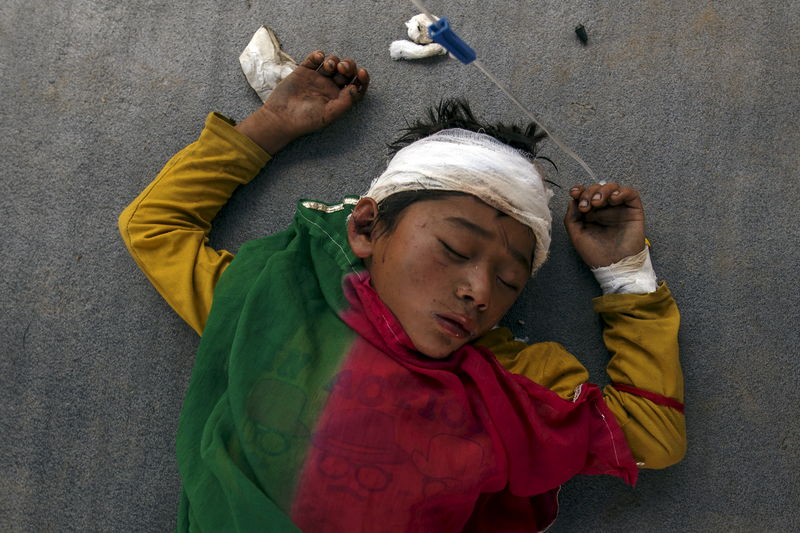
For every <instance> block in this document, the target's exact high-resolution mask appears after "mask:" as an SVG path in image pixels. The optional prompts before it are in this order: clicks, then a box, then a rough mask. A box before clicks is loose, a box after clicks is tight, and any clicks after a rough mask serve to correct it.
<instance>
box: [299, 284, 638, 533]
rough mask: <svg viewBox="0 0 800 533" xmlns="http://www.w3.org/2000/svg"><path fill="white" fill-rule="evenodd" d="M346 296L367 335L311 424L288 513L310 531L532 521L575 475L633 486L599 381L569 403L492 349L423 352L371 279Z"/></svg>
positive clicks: (354, 320)
mask: <svg viewBox="0 0 800 533" xmlns="http://www.w3.org/2000/svg"><path fill="white" fill-rule="evenodd" d="M345 293H346V295H347V297H348V300H349V301H350V303H351V306H352V307H351V309H350V310H348V311H346V312H345V313H344V314H343V316H342V318H343V320H344V321H345V322H346V323H347V324H348V325H349V326H350V327H351V328H353V330H355V331H356V332H357V333H358V334H359V337H358V339H357V340H356V342H355V344H354V345H353V346H352V348H351V350H350V352H349V354H348V357H347V359H346V361H345V363H344V364H343V366H342V368H341V370H340V372H339V374H338V376H337V377H336V379H335V380H334V382H333V383H332V384H331V386H330V395H329V397H328V400H327V404H326V406H325V410H324V412H323V414H322V416H321V418H320V420H319V422H318V424H317V427H316V428H315V431H314V433H313V437H312V443H313V446H312V448H311V450H310V451H309V454H308V457H307V460H306V463H305V466H304V470H303V473H302V476H301V480H300V483H299V485H298V490H297V492H296V497H295V500H294V505H293V509H292V519H293V521H295V523H296V524H297V525H298V526H299V527H300V528H301V529H302V530H303V531H306V532H311V531H348V532H350V531H409V532H411V531H413V532H426V531H430V532H436V533H444V532H450V531H452V532H456V531H464V530H467V531H488V530H491V531H523V530H524V531H535V530H537V529H543V528H544V527H546V526H547V525H549V524H550V523H551V522H552V521H553V520H554V519H555V515H556V512H557V498H556V496H557V491H558V487H559V486H560V485H561V484H562V483H564V482H565V481H567V480H568V479H569V478H571V477H572V476H574V475H575V474H578V473H583V474H611V475H615V476H618V477H620V478H622V479H623V480H625V481H626V482H627V483H630V484H634V483H635V480H636V475H637V468H636V466H635V463H634V461H633V458H632V457H631V454H630V450H629V449H628V447H627V443H626V442H625V438H624V436H623V434H622V431H621V430H620V428H619V426H618V425H617V423H616V421H615V419H614V417H613V415H612V414H611V413H610V412H609V410H608V408H607V407H606V405H605V403H604V401H603V399H602V395H601V394H600V391H599V390H598V389H597V387H596V386H594V385H589V384H587V385H585V386H584V387H583V390H582V391H581V393H580V394H579V396H578V398H577V399H576V401H575V402H570V401H566V400H563V399H562V398H560V397H559V396H558V395H556V394H555V393H553V392H552V391H550V390H548V389H545V388H544V387H541V386H539V385H537V384H535V383H533V382H531V381H530V380H528V379H527V378H524V377H522V376H517V375H513V374H510V373H509V372H507V371H506V370H505V369H503V368H502V367H501V366H500V364H499V363H498V362H497V361H496V359H495V357H494V356H493V355H492V354H491V353H490V352H489V351H488V350H485V349H482V348H477V347H474V346H470V345H468V346H464V347H463V348H461V349H459V350H458V351H456V352H455V353H453V354H452V355H451V356H450V357H448V358H447V359H445V360H434V359H430V358H427V357H425V356H423V355H421V354H419V353H418V352H416V351H415V350H414V348H413V345H412V343H411V340H410V339H409V338H408V336H407V335H406V334H405V332H404V331H403V329H402V327H401V326H400V324H399V323H398V322H397V320H396V318H395V317H394V315H392V313H391V312H390V311H389V309H388V308H387V307H386V306H385V305H384V304H383V302H381V300H380V299H379V297H378V295H377V293H375V291H374V290H373V289H372V287H371V285H370V283H369V277H368V275H366V274H365V273H362V274H361V277H359V276H357V275H351V276H350V277H349V278H348V279H347V280H346V282H345Z"/></svg>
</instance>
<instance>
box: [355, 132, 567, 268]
mask: <svg viewBox="0 0 800 533" xmlns="http://www.w3.org/2000/svg"><path fill="white" fill-rule="evenodd" d="M415 190H437V191H458V192H463V193H467V194H471V195H473V196H476V197H477V198H479V199H480V200H482V201H483V202H484V203H486V204H488V205H490V206H492V207H494V208H495V209H497V210H498V211H502V212H503V213H505V214H507V215H509V216H511V217H513V218H514V219H516V220H518V221H519V222H521V223H523V224H525V225H526V226H528V227H529V228H531V230H532V231H533V234H534V236H535V238H536V247H535V249H534V254H533V265H532V269H531V274H533V273H534V272H536V270H538V269H539V267H541V266H542V264H543V263H544V262H545V260H547V254H548V250H549V249H550V225H551V222H552V216H551V214H550V208H549V207H548V203H549V201H550V198H551V197H552V196H553V191H552V190H550V188H549V187H547V185H545V183H544V180H543V179H542V176H541V174H540V173H539V170H538V169H537V168H536V165H534V164H533V163H532V162H531V161H530V160H529V159H528V158H526V157H525V156H523V155H522V154H521V153H520V152H519V151H518V150H517V149H515V148H512V147H510V146H508V145H506V144H503V143H502V142H500V141H498V140H497V139H495V138H494V137H491V136H489V135H485V134H483V133H475V132H472V131H468V130H463V129H447V130H442V131H440V132H438V133H435V134H434V135H431V136H429V137H425V138H423V139H420V140H418V141H416V142H414V143H412V144H410V145H408V146H406V147H405V148H403V149H402V150H400V151H399V152H397V154H395V156H394V157H393V158H392V160H391V161H390V162H389V166H388V167H387V168H386V171H385V172H384V173H383V174H381V175H380V176H378V177H377V178H376V179H375V180H374V181H373V182H372V185H371V186H370V188H369V191H367V193H366V194H365V196H369V197H370V198H373V199H374V200H375V201H376V202H378V203H380V202H381V201H382V200H384V199H385V198H388V197H389V196H391V195H393V194H396V193H399V192H404V191H415Z"/></svg>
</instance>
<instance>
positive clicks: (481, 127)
mask: <svg viewBox="0 0 800 533" xmlns="http://www.w3.org/2000/svg"><path fill="white" fill-rule="evenodd" d="M426 119H427V120H425V119H420V120H417V121H416V122H414V123H413V124H408V125H407V126H406V127H405V128H403V130H402V131H403V134H402V135H401V136H400V137H399V138H398V139H396V140H395V141H393V142H391V143H389V144H387V147H388V149H389V155H390V156H394V154H396V153H397V152H398V151H399V150H400V149H402V148H404V147H406V146H408V145H409V144H411V143H413V142H415V141H418V140H420V139H422V138H425V137H428V136H430V135H433V134H434V133H436V132H439V131H442V130H446V129H449V128H461V129H464V130H469V131H474V132H477V133H485V134H486V135H490V136H491V137H494V138H495V139H497V140H498V141H500V142H502V143H504V144H507V145H508V146H511V147H513V148H516V149H517V150H520V151H521V152H522V155H524V156H526V157H528V158H529V159H544V160H545V161H548V162H549V163H550V164H551V165H553V167H555V163H553V162H552V161H550V159H548V158H546V157H542V156H537V155H536V151H537V146H536V145H537V143H538V142H539V141H541V140H542V139H544V138H545V137H546V136H547V134H546V133H544V132H543V131H541V129H540V128H538V127H537V126H536V124H534V123H530V124H529V125H528V127H527V128H525V130H524V131H523V130H522V128H520V127H519V126H515V125H506V124H501V123H497V124H493V125H492V124H483V123H481V122H479V121H478V119H476V118H475V115H474V114H473V113H472V110H471V109H470V107H469V103H467V101H466V100H464V99H463V98H451V99H447V100H441V101H440V102H439V104H438V105H437V106H434V107H431V108H429V109H428V112H427V115H426ZM545 181H547V182H548V183H553V182H551V181H550V180H545ZM553 185H556V186H558V185H557V184H555V183H553ZM449 196H468V194H467V193H464V192H459V191H440V190H412V191H403V192H399V193H395V194H393V195H391V196H388V197H386V198H384V199H383V200H382V201H381V202H380V203H379V204H378V217H377V218H376V220H375V226H373V227H377V224H378V223H380V224H381V232H382V233H391V232H392V230H394V228H395V226H396V225H397V221H398V220H399V219H400V215H401V214H402V213H403V211H405V209H406V208H407V207H409V206H410V205H411V204H414V203H416V202H420V201H423V200H438V199H442V198H447V197H449Z"/></svg>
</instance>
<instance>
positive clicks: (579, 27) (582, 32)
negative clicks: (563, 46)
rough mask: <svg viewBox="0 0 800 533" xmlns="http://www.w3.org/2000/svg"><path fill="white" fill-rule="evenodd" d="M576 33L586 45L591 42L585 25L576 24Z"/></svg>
mask: <svg viewBox="0 0 800 533" xmlns="http://www.w3.org/2000/svg"><path fill="white" fill-rule="evenodd" d="M575 35H577V36H578V39H579V40H580V42H581V44H583V45H584V46H586V43H588V42H589V36H588V35H586V28H584V27H583V24H578V25H577V26H575Z"/></svg>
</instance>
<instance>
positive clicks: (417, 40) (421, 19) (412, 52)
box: [389, 13, 447, 61]
mask: <svg viewBox="0 0 800 533" xmlns="http://www.w3.org/2000/svg"><path fill="white" fill-rule="evenodd" d="M436 20H439V19H438V18H436ZM434 22H435V20H432V19H431V18H430V17H429V16H428V15H426V14H424V13H420V14H419V15H414V16H413V17H411V19H409V20H408V21H406V28H407V29H408V37H409V39H411V40H410V41H406V40H400V41H393V42H392V44H390V45H389V56H390V57H391V58H392V59H394V60H395V61H397V60H400V59H422V58H423V57H432V56H436V55H444V54H446V53H447V50H446V49H445V48H444V47H443V46H442V45H440V44H437V43H434V42H433V40H432V39H431V38H430V37H428V26H430V25H431V24H433V23H434Z"/></svg>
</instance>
